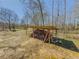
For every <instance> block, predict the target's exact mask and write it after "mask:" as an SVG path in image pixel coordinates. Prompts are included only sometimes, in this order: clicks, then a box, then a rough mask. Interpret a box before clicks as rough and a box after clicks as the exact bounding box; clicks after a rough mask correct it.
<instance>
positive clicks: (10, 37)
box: [0, 30, 79, 59]
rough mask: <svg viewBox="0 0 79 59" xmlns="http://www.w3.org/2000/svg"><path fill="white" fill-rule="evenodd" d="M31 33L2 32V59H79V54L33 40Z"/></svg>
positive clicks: (0, 58) (0, 37) (0, 33)
mask: <svg viewBox="0 0 79 59" xmlns="http://www.w3.org/2000/svg"><path fill="white" fill-rule="evenodd" d="M30 33H31V31H30V30H28V32H27V35H26V31H24V30H20V31H17V32H9V31H2V32H0V59H79V52H75V51H71V50H68V49H65V48H62V47H59V46H56V45H54V44H49V43H44V42H43V41H40V40H37V39H34V38H31V37H29V35H30Z"/></svg>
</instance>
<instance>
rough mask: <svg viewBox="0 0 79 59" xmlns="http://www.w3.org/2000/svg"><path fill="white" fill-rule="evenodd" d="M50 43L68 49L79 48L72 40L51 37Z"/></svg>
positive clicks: (74, 49)
mask: <svg viewBox="0 0 79 59" xmlns="http://www.w3.org/2000/svg"><path fill="white" fill-rule="evenodd" d="M50 43H51V44H55V45H57V46H60V47H63V48H66V49H69V50H72V51H75V52H79V49H78V48H77V47H76V45H75V44H74V43H73V41H69V40H65V39H61V38H57V37H53V38H52V39H51V41H50Z"/></svg>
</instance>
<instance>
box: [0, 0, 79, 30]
mask: <svg viewBox="0 0 79 59" xmlns="http://www.w3.org/2000/svg"><path fill="white" fill-rule="evenodd" d="M19 2H20V3H21V4H22V6H23V7H24V15H23V17H22V19H19V17H18V15H17V14H16V13H15V12H14V11H12V10H10V9H6V8H0V28H2V30H6V29H7V30H10V31H15V30H16V29H18V28H19V29H21V28H23V29H26V28H27V27H28V25H32V26H35V25H37V26H46V25H48V26H55V27H57V28H59V29H60V30H63V31H66V30H72V29H78V26H79V24H78V22H77V23H76V21H75V20H73V19H75V18H72V16H73V15H72V14H73V12H72V10H71V14H69V15H68V12H67V0H50V2H51V4H50V7H51V11H50V10H49V9H48V7H47V4H46V0H20V1H19ZM19 22H20V23H19Z"/></svg>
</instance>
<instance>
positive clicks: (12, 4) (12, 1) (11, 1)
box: [0, 0, 74, 18]
mask: <svg viewBox="0 0 79 59" xmlns="http://www.w3.org/2000/svg"><path fill="white" fill-rule="evenodd" d="M51 1H52V0H45V3H46V5H47V9H48V11H49V13H51V5H52V3H51ZM62 1H63V0H62ZM73 4H74V0H67V12H68V13H69V14H70V12H71V10H72V8H73ZM62 5H63V3H62ZM0 7H4V8H8V9H10V10H13V11H14V12H16V14H18V16H19V17H20V18H21V17H22V16H23V14H24V12H23V5H22V3H21V2H20V1H19V0H0Z"/></svg>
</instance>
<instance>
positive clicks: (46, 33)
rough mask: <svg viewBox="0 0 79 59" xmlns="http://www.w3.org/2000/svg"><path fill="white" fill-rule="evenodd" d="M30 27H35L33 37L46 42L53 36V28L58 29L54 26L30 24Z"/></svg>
mask: <svg viewBox="0 0 79 59" xmlns="http://www.w3.org/2000/svg"><path fill="white" fill-rule="evenodd" d="M29 28H33V29H34V30H33V33H32V34H31V37H33V38H37V39H40V40H43V41H44V42H48V41H50V39H51V38H52V37H53V35H52V34H53V30H56V31H57V30H58V29H57V28H55V27H53V26H29Z"/></svg>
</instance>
